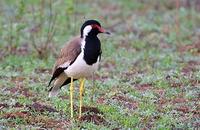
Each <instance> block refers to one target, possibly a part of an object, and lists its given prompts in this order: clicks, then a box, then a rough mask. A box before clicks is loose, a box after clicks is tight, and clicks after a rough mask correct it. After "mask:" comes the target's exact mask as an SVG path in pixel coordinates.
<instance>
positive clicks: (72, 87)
mask: <svg viewBox="0 0 200 130" xmlns="http://www.w3.org/2000/svg"><path fill="white" fill-rule="evenodd" d="M73 91H74V84H73V77H71V84H70V103H71V104H70V105H71V118H73Z"/></svg>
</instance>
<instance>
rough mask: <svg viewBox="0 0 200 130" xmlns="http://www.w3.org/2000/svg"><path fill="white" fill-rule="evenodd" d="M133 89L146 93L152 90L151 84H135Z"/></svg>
mask: <svg viewBox="0 0 200 130" xmlns="http://www.w3.org/2000/svg"><path fill="white" fill-rule="evenodd" d="M135 88H136V89H137V90H139V91H146V90H149V89H152V84H137V85H135Z"/></svg>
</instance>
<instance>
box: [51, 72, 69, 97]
mask: <svg viewBox="0 0 200 130" xmlns="http://www.w3.org/2000/svg"><path fill="white" fill-rule="evenodd" d="M66 78H67V77H66V75H64V74H61V75H60V76H59V77H58V78H57V79H56V80H55V82H54V85H53V86H52V87H51V88H50V89H49V97H55V96H57V95H58V93H59V91H60V88H61V86H62V84H63V83H64V82H65V80H66Z"/></svg>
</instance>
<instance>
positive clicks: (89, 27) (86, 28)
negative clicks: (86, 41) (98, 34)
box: [83, 25, 92, 36]
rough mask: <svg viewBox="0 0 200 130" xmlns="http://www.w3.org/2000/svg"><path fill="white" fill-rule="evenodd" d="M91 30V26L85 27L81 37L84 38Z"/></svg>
mask: <svg viewBox="0 0 200 130" xmlns="http://www.w3.org/2000/svg"><path fill="white" fill-rule="evenodd" d="M91 30H92V26H91V25H88V26H86V27H85V28H84V30H83V35H84V36H87V35H88V33H89V32H90V31H91Z"/></svg>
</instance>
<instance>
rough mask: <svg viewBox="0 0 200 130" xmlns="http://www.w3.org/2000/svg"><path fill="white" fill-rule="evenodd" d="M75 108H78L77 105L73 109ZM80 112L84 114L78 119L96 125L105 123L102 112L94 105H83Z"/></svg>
mask: <svg viewBox="0 0 200 130" xmlns="http://www.w3.org/2000/svg"><path fill="white" fill-rule="evenodd" d="M77 110H78V107H77V106H75V111H77ZM82 112H83V113H86V114H83V115H82V116H81V118H80V119H79V121H83V122H84V121H85V122H93V123H94V124H96V125H100V124H106V123H107V122H106V120H105V119H104V118H103V113H102V112H101V111H99V109H98V108H96V107H88V106H83V107H82Z"/></svg>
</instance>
